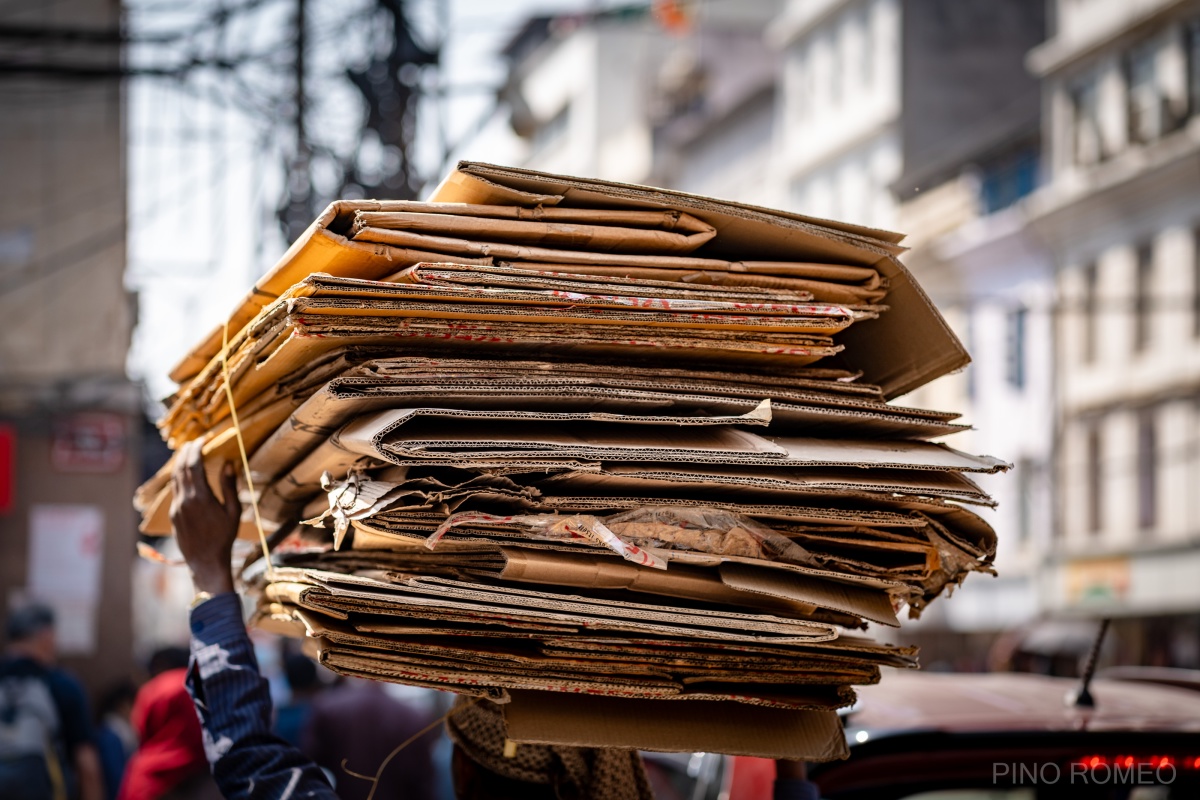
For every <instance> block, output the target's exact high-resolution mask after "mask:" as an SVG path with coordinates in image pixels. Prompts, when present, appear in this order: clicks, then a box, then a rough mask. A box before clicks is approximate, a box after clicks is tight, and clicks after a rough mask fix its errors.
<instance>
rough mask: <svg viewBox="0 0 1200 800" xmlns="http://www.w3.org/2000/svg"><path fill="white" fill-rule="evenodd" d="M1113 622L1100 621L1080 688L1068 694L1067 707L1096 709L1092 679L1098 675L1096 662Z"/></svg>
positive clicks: (1084, 666) (1108, 620)
mask: <svg viewBox="0 0 1200 800" xmlns="http://www.w3.org/2000/svg"><path fill="white" fill-rule="evenodd" d="M1110 622H1112V620H1110V619H1107V618H1106V619H1102V620H1100V630H1099V631H1097V632H1096V639H1095V641H1093V642H1092V649H1091V650H1090V651H1089V652H1088V657H1087V662H1086V663H1085V664H1084V665H1083V675H1082V677H1081V678H1080V681H1079V688H1078V689H1075V690H1074V691H1071V692H1067V696H1066V698H1065V699H1066V701H1067V705H1068V706H1070V707H1073V708H1095V707H1096V698H1095V697H1092V677H1093V676H1095V674H1096V662H1097V661H1099V660H1100V648H1101V646H1103V644H1104V637H1105V635H1106V634H1107V633H1108V625H1109V623H1110Z"/></svg>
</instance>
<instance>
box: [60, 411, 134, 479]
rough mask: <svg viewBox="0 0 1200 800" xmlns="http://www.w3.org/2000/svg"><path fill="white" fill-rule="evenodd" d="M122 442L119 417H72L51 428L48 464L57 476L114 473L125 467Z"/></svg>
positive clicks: (95, 414)
mask: <svg viewBox="0 0 1200 800" xmlns="http://www.w3.org/2000/svg"><path fill="white" fill-rule="evenodd" d="M126 438H127V437H126V433H125V418H124V417H122V416H121V415H120V414H107V413H103V412H87V413H82V414H72V415H71V416H69V417H64V418H63V419H61V420H59V421H58V423H57V424H56V425H55V426H54V440H53V442H51V444H50V463H51V464H53V465H54V468H55V469H57V470H59V471H61V472H116V471H117V470H119V469H120V468H121V467H122V466H123V465H124V464H125V446H126Z"/></svg>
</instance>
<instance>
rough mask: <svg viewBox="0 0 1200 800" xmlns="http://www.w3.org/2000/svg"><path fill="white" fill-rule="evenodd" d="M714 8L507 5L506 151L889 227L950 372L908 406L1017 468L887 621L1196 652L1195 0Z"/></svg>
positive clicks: (946, 0) (942, 634)
mask: <svg viewBox="0 0 1200 800" xmlns="http://www.w3.org/2000/svg"><path fill="white" fill-rule="evenodd" d="M698 5H699V8H701V9H710V8H713V7H717V6H720V5H723V4H698ZM729 5H731V6H732V5H737V6H738V8H739V11H738V13H737V14H733V15H724V16H716V17H706V16H705V14H706V13H709V12H704V11H701V12H697V17H696V18H695V19H693V20H691V23H692V24H691V25H690V26H687V27H686V29H684V30H682V31H680V30H674V31H670V30H664V28H663V27H662V26H661V25H658V24H656V21H655V19H654V18H653V17H652V16H650V15H648V14H642V15H629V14H625V15H622V14H608V15H600V16H596V17H574V18H568V19H567V20H566V21H565V22H564V21H563V20H561V19H559V20H554V19H543V20H540V21H536V20H535V21H533V22H531V24H530V26H527V28H526V29H525V30H524V31H523V32H522V34H520V35H519V36H518V37H517V38H516V39H514V43H513V45H512V46H510V49H509V51H508V52H509V56H510V64H511V66H512V71H511V79H510V84H509V89H510V91H511V92H514V93H515V96H516V97H517V98H518V99H519V101H520V104H519V105H517V108H518V109H523V110H524V111H525V114H524V115H523V116H522V115H520V114H517V115H514V123H515V124H514V128H515V129H516V130H517V131H518V132H519V133H522V134H523V135H524V136H526V137H527V140H528V141H529V142H530V143H531V144H530V149H529V152H528V156H527V158H526V161H525V164H526V165H527V166H529V167H531V168H534V169H544V170H550V171H563V172H575V173H583V174H594V175H597V176H599V177H603V178H609V179H615V180H627V181H645V182H649V183H653V184H656V185H663V186H668V187H671V188H677V189H681V190H684V191H690V192H696V193H701V194H712V195H717V196H722V197H727V198H730V199H734V200H740V201H743V202H748V203H754V204H761V205H767V206H776V207H783V208H788V209H792V210H795V211H798V212H801V213H805V214H810V215H813V216H818V217H830V218H838V219H846V220H850V221H854V222H860V223H865V224H870V225H876V226H878V227H883V228H894V229H897V230H902V231H904V232H905V233H907V234H908V239H907V240H906V242H905V243H906V244H908V245H909V246H910V247H911V248H912V250H911V251H910V252H909V253H908V254H907V255H906V256H905V258H904V260H905V263H906V264H907V265H908V266H909V267H910V269H912V270H913V272H914V273H915V274H916V275H917V276H918V278H919V279H920V280H921V282H922V285H923V286H925V287H926V289H927V290H928V291H929V292H930V294H931V295H932V296H933V298H934V300H935V301H936V302H937V303H938V305H939V307H941V308H942V309H943V310H944V312H945V313H946V315H947V317H948V319H949V320H950V322H951V324H952V325H953V326H954V327H955V329H956V330H957V331H958V333H959V335H960V336H961V337H962V338H963V340H964V342H966V343H967V345H968V348H969V349H970V351H971V353H972V356H973V359H974V362H973V364H972V366H971V367H970V368H969V369H968V370H967V371H966V372H965V373H963V374H960V375H954V376H948V377H947V378H944V379H942V380H940V381H938V382H935V383H934V384H932V385H930V386H929V387H926V388H924V389H922V390H920V391H919V392H917V393H915V394H914V395H913V396H910V397H908V398H905V399H904V400H903V401H902V402H911V403H913V404H915V405H922V406H927V407H932V408H945V409H952V410H961V411H963V412H965V413H964V421H966V422H969V423H971V424H972V425H974V426H975V428H976V430H974V431H972V432H970V433H966V434H960V435H959V436H958V437H956V441H955V442H952V443H953V444H957V445H958V446H961V447H964V448H965V449H968V450H971V451H973V452H987V453H993V454H995V455H999V456H1002V457H1005V458H1006V459H1008V460H1010V461H1012V462H1013V463H1014V464H1015V466H1016V469H1015V470H1014V471H1013V473H1011V474H1009V475H1005V476H994V477H993V476H985V477H984V478H983V479H982V480H981V482H982V483H983V484H984V487H985V488H986V489H987V490H988V491H989V492H991V493H992V494H993V495H994V496H995V497H996V499H997V500H998V501H999V504H1000V505H999V508H998V509H997V510H996V511H994V512H985V516H987V518H988V519H989V521H990V522H992V524H993V525H994V526H995V527H996V529H997V532H998V536H999V542H1000V546H999V551H998V554H997V562H996V565H997V568H998V571H999V573H1000V574H999V577H996V578H988V577H986V576H972V577H971V578H970V579H969V580H968V581H967V582H966V583H965V584H964V585H963V586H962V587H961V588H960V589H959V590H958V592H957V593H956V598H955V602H953V603H946V604H942V605H941V606H935V607H934V608H933V609H931V611H930V613H929V615H928V618H927V619H924V620H922V621H921V624H919V625H916V626H912V627H906V630H905V638H906V639H912V638H913V636H916V637H917V638H918V639H919V640H920V641H921V643H922V644H923V645H924V646H925V650H926V653H927V658H928V659H929V660H933V661H944V662H946V663H948V664H949V665H956V666H960V667H967V668H980V667H983V666H985V665H987V664H988V663H990V664H991V665H992V666H1004V665H1005V664H1006V663H1007V661H1008V660H1009V656H1011V651H1012V650H1013V649H1014V648H1016V649H1019V647H1020V646H1021V642H1020V640H1019V638H1018V639H1013V640H1011V641H1009V642H1007V643H1006V645H1005V647H1004V648H996V650H997V651H998V652H996V651H994V652H993V653H991V654H990V657H989V654H988V653H987V650H988V648H989V647H990V646H991V644H992V643H993V642H994V641H995V640H996V638H997V634H998V633H1000V632H1001V631H1005V630H1010V631H1011V630H1014V629H1021V628H1024V629H1030V630H1032V631H1033V633H1032V635H1030V636H1028V637H1026V639H1027V643H1028V644H1029V646H1030V647H1031V648H1033V649H1034V650H1035V651H1036V650H1038V648H1041V649H1042V650H1044V651H1045V652H1044V653H1041V652H1034V653H1032V655H1033V656H1044V657H1045V664H1043V668H1051V667H1047V666H1046V665H1049V664H1052V663H1053V662H1055V659H1056V658H1057V657H1059V656H1063V657H1064V659H1063V660H1060V661H1059V662H1058V666H1053V668H1054V669H1059V668H1062V669H1066V670H1070V669H1073V668H1074V659H1075V657H1076V656H1077V655H1078V653H1077V652H1075V651H1077V650H1079V649H1086V647H1087V646H1088V645H1089V644H1090V639H1089V636H1090V634H1088V633H1087V631H1088V630H1089V629H1087V628H1086V627H1084V628H1078V627H1072V626H1071V625H1070V624H1069V623H1070V621H1071V620H1083V619H1095V618H1098V617H1099V616H1103V615H1108V614H1112V615H1117V616H1120V617H1121V618H1122V619H1121V620H1118V622H1117V624H1116V630H1117V633H1118V639H1119V640H1120V643H1121V644H1120V647H1121V651H1122V652H1121V655H1120V656H1119V657H1120V658H1121V659H1123V660H1125V661H1127V662H1128V663H1160V664H1172V665H1176V666H1197V665H1198V663H1197V662H1200V616H1198V615H1200V581H1197V580H1195V578H1194V577H1191V576H1195V575H1198V574H1200V495H1197V493H1196V492H1194V491H1189V489H1190V488H1191V487H1193V486H1195V485H1196V483H1197V480H1198V479H1200V192H1197V191H1196V187H1197V186H1200V180H1198V179H1200V88H1198V87H1200V8H1198V4H1197V2H1195V0H1190V1H1189V2H1183V1H1182V0H1142V1H1141V2H1137V3H1127V2H1123V0H1049V2H1045V1H1044V0H1019V1H1017V2H1005V3H995V2H991V1H990V0H987V1H984V0H980V1H979V2H975V1H974V0H790V2H778V3H776V2H762V3H741V4H729ZM624 48H631V49H629V50H626V49H624ZM584 54H586V56H585V55H584ZM569 59H574V61H573V62H571V63H572V64H573V65H574V67H573V68H572V69H568V68H567V66H568V61H569ZM585 65H586V66H585ZM547 86H554V87H556V88H555V89H554V90H553V91H547V89H546V87H547ZM568 87H570V88H568ZM568 97H571V98H580V100H579V101H576V100H573V99H566V98H568ZM551 98H560V99H558V100H554V101H553V102H551ZM539 104H540V105H539ZM577 108H578V109H584V110H581V111H578V112H577V111H576V109H577ZM564 109H567V110H566V111H564ZM1056 618H1057V619H1061V620H1066V621H1067V623H1068V624H1066V625H1065V627H1064V626H1063V625H1061V624H1059V623H1055V624H1054V625H1046V624H1044V622H1045V620H1047V619H1056ZM1039 625H1040V626H1041V627H1040V628H1039ZM1055 625H1058V627H1055ZM1062 664H1067V666H1066V667H1062Z"/></svg>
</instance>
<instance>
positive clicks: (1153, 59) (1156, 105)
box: [1126, 45, 1164, 143]
mask: <svg viewBox="0 0 1200 800" xmlns="http://www.w3.org/2000/svg"><path fill="white" fill-rule="evenodd" d="M1157 61H1158V52H1157V48H1155V47H1153V46H1151V45H1143V46H1141V47H1138V48H1135V49H1134V50H1133V51H1132V52H1131V53H1130V54H1129V60H1128V62H1127V65H1126V78H1127V80H1128V85H1129V106H1128V110H1129V140H1130V141H1131V142H1142V143H1145V142H1153V141H1154V140H1155V139H1157V138H1159V137H1160V136H1162V134H1163V110H1164V105H1163V98H1162V95H1161V92H1160V91H1159V88H1158V70H1157V67H1156V63H1157Z"/></svg>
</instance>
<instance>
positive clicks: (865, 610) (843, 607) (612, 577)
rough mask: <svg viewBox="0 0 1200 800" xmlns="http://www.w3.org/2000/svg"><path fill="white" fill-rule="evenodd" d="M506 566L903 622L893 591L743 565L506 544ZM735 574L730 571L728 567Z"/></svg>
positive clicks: (541, 575) (506, 575)
mask: <svg viewBox="0 0 1200 800" xmlns="http://www.w3.org/2000/svg"><path fill="white" fill-rule="evenodd" d="M500 550H501V553H502V554H503V555H504V558H505V566H504V568H503V570H502V571H501V572H500V573H499V575H498V577H500V578H501V579H503V580H511V581H518V582H526V583H543V584H554V585H560V586H578V587H582V588H597V589H626V590H630V591H634V592H645V593H648V594H661V595H665V596H667V597H679V598H686V599H692V600H701V601H704V602H711V603H722V604H726V605H740V606H744V607H757V608H759V609H760V610H764V611H774V613H789V614H792V615H800V616H806V615H811V614H812V611H813V609H814V608H815V607H821V608H828V609H832V610H835V611H842V612H845V613H849V614H853V615H855V616H858V617H863V618H865V619H868V620H870V621H872V622H880V623H881V624H885V625H893V626H895V625H898V624H899V623H898V622H897V621H896V615H895V612H894V611H893V610H892V607H891V601H890V600H889V599H888V597H887V594H886V593H885V592H883V591H880V590H877V589H870V588H866V587H851V586H847V585H845V584H832V583H829V582H827V581H823V580H821V579H818V578H812V577H810V576H800V575H796V574H795V573H790V574H787V577H786V578H780V577H777V576H778V575H779V574H780V573H778V572H777V571H772V570H756V569H755V568H753V567H747V566H744V565H740V564H733V563H730V564H725V565H722V567H721V569H720V570H718V571H715V572H714V571H712V570H708V569H704V568H700V567H688V566H687V565H683V564H680V565H676V566H672V567H671V568H669V569H667V570H665V571H663V570H649V569H644V568H640V567H637V566H634V565H632V564H630V563H629V562H628V561H624V560H618V559H614V558H606V557H601V556H591V557H589V556H582V555H575V554H570V555H567V554H560V553H552V552H546V551H537V550H532V549H527V548H515V547H502V548H500ZM727 569H728V570H730V572H728V573H727V572H726V570H727ZM747 593H749V594H752V595H753V594H757V595H763V596H769V597H774V598H780V599H782V600H783V601H785V602H784V603H783V604H776V603H766V604H763V603H762V602H761V601H756V600H755V599H754V598H753V597H750V598H748V597H747V596H746V595H747Z"/></svg>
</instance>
